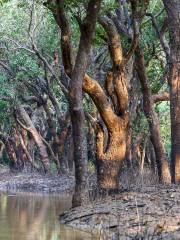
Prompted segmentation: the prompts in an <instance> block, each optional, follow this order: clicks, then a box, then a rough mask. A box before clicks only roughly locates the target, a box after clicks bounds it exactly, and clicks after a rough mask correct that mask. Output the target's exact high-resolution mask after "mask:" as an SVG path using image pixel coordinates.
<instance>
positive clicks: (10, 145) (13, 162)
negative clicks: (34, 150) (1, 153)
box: [0, 133, 18, 170]
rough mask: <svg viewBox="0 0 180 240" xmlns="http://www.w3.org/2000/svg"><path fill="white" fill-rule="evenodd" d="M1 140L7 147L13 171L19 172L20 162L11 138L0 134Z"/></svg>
mask: <svg viewBox="0 0 180 240" xmlns="http://www.w3.org/2000/svg"><path fill="white" fill-rule="evenodd" d="M0 139H1V141H2V142H3V143H4V145H5V149H6V152H7V155H8V157H9V160H10V162H11V164H10V167H11V170H14V169H15V170H17V167H18V163H17V162H18V160H17V156H16V151H15V150H14V147H13V142H12V140H11V139H10V137H8V136H4V135H3V134H2V133H0Z"/></svg>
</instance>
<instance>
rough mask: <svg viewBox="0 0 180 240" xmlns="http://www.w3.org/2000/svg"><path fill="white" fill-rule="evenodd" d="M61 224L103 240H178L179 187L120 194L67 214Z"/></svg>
mask: <svg viewBox="0 0 180 240" xmlns="http://www.w3.org/2000/svg"><path fill="white" fill-rule="evenodd" d="M60 220H61V222H62V223H64V224H67V225H70V226H73V227H75V228H78V229H83V230H86V231H90V232H92V233H94V234H99V238H100V239H104V240H106V239H115V240H116V239H118V240H119V239H120V240H121V239H122V240H123V239H134V240H135V239H136V240H137V239H169V240H173V239H176V240H180V186H176V185H170V186H164V185H156V186H146V187H143V188H139V189H136V190H134V191H133V190H131V191H126V192H122V193H120V194H118V195H114V196H111V197H106V198H103V199H99V200H98V201H94V202H92V203H91V204H89V205H86V206H82V207H78V208H75V209H73V210H71V211H69V212H66V213H65V214H63V215H62V216H61V217H60Z"/></svg>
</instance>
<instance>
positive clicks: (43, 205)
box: [0, 192, 94, 240]
mask: <svg viewBox="0 0 180 240" xmlns="http://www.w3.org/2000/svg"><path fill="white" fill-rule="evenodd" d="M70 205H71V198H70V197H59V196H47V195H36V194H27V193H15V194H12V193H11V194H10V193H3V192H1V193H0V240H90V239H94V237H92V236H90V235H89V234H87V233H83V232H80V231H76V230H73V229H72V228H68V227H65V226H63V225H60V224H59V222H58V216H59V214H61V213H62V212H64V210H66V209H68V208H69V207H70Z"/></svg>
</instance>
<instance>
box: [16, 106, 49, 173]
mask: <svg viewBox="0 0 180 240" xmlns="http://www.w3.org/2000/svg"><path fill="white" fill-rule="evenodd" d="M17 116H20V118H21V119H22V120H23V122H24V123H25V125H24V124H23V125H22V123H21V124H20V125H21V127H23V128H24V129H25V130H27V131H28V132H29V133H30V134H31V135H32V137H33V140H34V142H35V143H36V145H37V147H38V149H39V154H40V158H41V161H42V163H43V166H44V170H45V172H49V170H50V163H49V157H48V153H47V150H46V146H45V144H44V143H43V140H42V137H41V136H40V135H39V133H38V131H37V130H36V128H35V126H34V124H33V122H32V120H31V119H30V117H29V115H28V114H27V112H26V111H25V109H24V108H23V107H22V106H18V107H17ZM19 123H20V122H19Z"/></svg>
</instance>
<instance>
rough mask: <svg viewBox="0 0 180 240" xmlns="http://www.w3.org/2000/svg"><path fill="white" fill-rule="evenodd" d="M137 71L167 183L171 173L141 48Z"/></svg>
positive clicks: (160, 169) (162, 176) (159, 164)
mask: <svg viewBox="0 0 180 240" xmlns="http://www.w3.org/2000/svg"><path fill="white" fill-rule="evenodd" d="M136 69H137V73H138V77H139V80H140V83H141V89H142V94H143V108H144V113H145V115H146V118H147V121H148V123H149V131H150V134H151V141H152V144H153V147H154V151H155V154H156V163H157V168H158V176H159V180H160V181H162V182H165V183H169V182H170V179H171V178H170V171H169V166H168V161H167V157H166V152H165V148H164V145H163V143H162V140H161V136H160V125H159V120H158V117H157V114H156V112H155V111H154V109H153V101H152V96H151V90H150V87H149V83H148V79H147V75H146V71H145V62H144V55H143V53H142V51H141V49H140V46H138V47H137V50H136Z"/></svg>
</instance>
